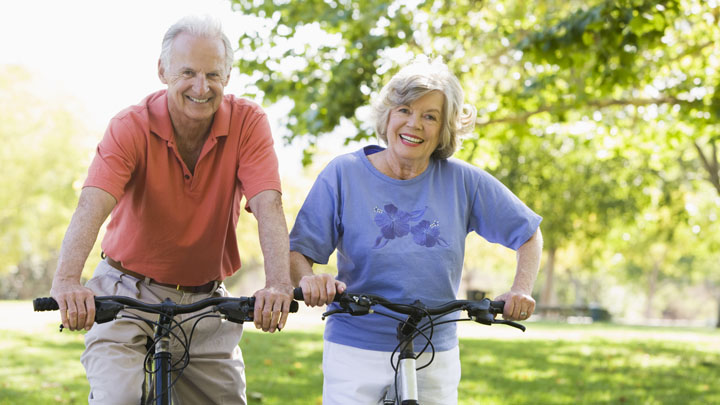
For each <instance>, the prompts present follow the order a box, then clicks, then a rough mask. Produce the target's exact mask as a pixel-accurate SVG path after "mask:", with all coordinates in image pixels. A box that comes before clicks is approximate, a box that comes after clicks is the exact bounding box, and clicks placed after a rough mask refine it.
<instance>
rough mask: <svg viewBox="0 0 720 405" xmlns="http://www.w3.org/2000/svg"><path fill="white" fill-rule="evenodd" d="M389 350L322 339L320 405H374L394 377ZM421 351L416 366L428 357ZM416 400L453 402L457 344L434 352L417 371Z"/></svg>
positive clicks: (440, 403) (431, 403) (457, 370)
mask: <svg viewBox="0 0 720 405" xmlns="http://www.w3.org/2000/svg"><path fill="white" fill-rule="evenodd" d="M391 354H392V352H381V351H376V350H364V349H358V348H356V347H352V346H346V345H341V344H337V343H333V342H328V341H327V340H326V341H325V347H324V350H323V375H324V381H323V405H335V404H342V405H351V404H357V405H375V404H378V403H380V404H381V403H382V397H383V394H384V393H385V392H386V391H387V389H388V388H389V387H390V386H391V385H392V384H393V383H394V381H395V371H394V370H393V368H392V366H391V364H390V355H391ZM430 356H431V354H430V353H424V354H423V355H422V356H420V358H419V359H418V360H417V367H421V366H423V365H425V364H426V363H427V362H428V361H429V360H430ZM417 380H418V381H417V382H418V384H417V385H418V396H419V402H420V403H421V404H423V405H451V404H457V389H458V384H460V350H459V349H458V347H457V346H455V347H454V348H453V349H450V350H448V351H444V352H436V353H435V359H434V360H433V362H432V364H430V366H428V367H426V368H423V369H422V370H419V371H418V372H417Z"/></svg>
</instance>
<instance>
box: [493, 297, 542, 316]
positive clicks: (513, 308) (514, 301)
mask: <svg viewBox="0 0 720 405" xmlns="http://www.w3.org/2000/svg"><path fill="white" fill-rule="evenodd" d="M494 301H505V308H504V309H503V319H507V320H509V321H524V320H526V319H528V318H529V317H530V315H532V313H533V311H535V299H533V297H531V296H530V295H529V294H523V293H521V292H516V291H508V292H506V293H505V294H502V295H499V296H497V297H496V298H495V299H494Z"/></svg>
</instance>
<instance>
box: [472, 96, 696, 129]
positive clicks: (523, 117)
mask: <svg viewBox="0 0 720 405" xmlns="http://www.w3.org/2000/svg"><path fill="white" fill-rule="evenodd" d="M683 102H685V101H684V100H680V99H678V98H675V97H669V96H668V97H661V98H650V99H647V98H636V99H629V100H595V101H590V102H588V103H585V104H584V105H585V106H589V107H596V108H605V107H610V106H615V105H634V106H643V105H651V104H675V103H683ZM574 108H575V106H574V105H551V106H543V107H540V108H538V109H537V110H534V111H528V112H526V113H524V114H520V115H514V116H510V117H503V118H496V119H491V120H487V121H482V120H481V119H480V118H478V119H477V120H476V121H475V126H478V127H485V126H489V125H494V124H502V123H517V122H525V121H527V119H528V118H530V117H532V116H533V115H537V114H540V113H544V112H553V111H568V110H572V109H574Z"/></svg>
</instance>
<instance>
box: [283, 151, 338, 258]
mask: <svg viewBox="0 0 720 405" xmlns="http://www.w3.org/2000/svg"><path fill="white" fill-rule="evenodd" d="M338 185H339V183H338V181H337V172H336V171H335V165H333V164H332V163H331V164H330V165H329V166H328V167H326V168H325V169H324V170H323V172H322V173H320V175H319V176H318V178H317V180H315V183H314V184H313V186H312V188H311V189H310V192H309V193H308V196H307V198H306V199H305V202H304V203H303V206H302V208H300V212H298V215H297V218H296V219H295V224H294V225H293V228H292V231H291V232H290V250H293V251H296V252H299V253H302V254H303V255H305V256H307V257H309V258H310V259H312V261H314V262H315V263H319V264H327V262H328V259H329V258H330V255H331V254H332V253H333V251H334V250H335V248H336V247H337V244H338V240H339V239H340V236H341V234H342V231H343V228H342V220H341V218H342V212H341V201H340V197H339V196H340V192H339V190H338Z"/></svg>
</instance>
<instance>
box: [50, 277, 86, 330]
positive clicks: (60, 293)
mask: <svg viewBox="0 0 720 405" xmlns="http://www.w3.org/2000/svg"><path fill="white" fill-rule="evenodd" d="M55 281H56V282H54V283H53V286H52V289H51V290H50V295H51V296H52V297H53V298H55V301H57V303H58V307H59V309H60V318H61V319H62V324H63V326H64V327H65V328H67V329H70V330H80V329H85V330H90V328H91V327H92V325H93V323H94V322H95V294H94V293H93V291H92V290H91V289H89V288H87V287H83V286H82V285H81V284H80V283H77V282H68V283H57V280H55Z"/></svg>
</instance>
